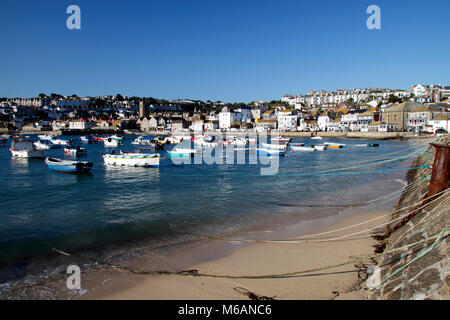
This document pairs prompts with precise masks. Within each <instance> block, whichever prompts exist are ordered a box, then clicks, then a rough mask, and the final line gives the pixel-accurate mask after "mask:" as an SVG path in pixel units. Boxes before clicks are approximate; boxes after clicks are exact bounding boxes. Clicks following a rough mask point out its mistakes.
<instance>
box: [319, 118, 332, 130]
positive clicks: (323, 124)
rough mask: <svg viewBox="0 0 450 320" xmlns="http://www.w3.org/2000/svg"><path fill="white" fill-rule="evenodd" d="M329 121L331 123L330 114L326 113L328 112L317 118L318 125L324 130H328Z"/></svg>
mask: <svg viewBox="0 0 450 320" xmlns="http://www.w3.org/2000/svg"><path fill="white" fill-rule="evenodd" d="M329 123H330V117H328V115H326V114H324V115H321V116H319V117H318V118H317V126H318V127H319V129H320V130H322V131H326V130H327V128H328V125H329Z"/></svg>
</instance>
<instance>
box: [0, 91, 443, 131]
mask: <svg viewBox="0 0 450 320" xmlns="http://www.w3.org/2000/svg"><path fill="white" fill-rule="evenodd" d="M411 90H412V93H410V92H408V91H405V90H390V89H353V90H337V91H335V92H325V91H317V92H310V93H308V94H307V95H306V96H301V95H298V96H289V95H286V96H283V97H282V99H281V101H278V102H277V101H272V102H270V103H268V102H265V101H255V102H252V103H250V104H248V105H246V104H243V103H241V104H226V103H223V102H215V103H213V102H211V101H207V102H201V101H192V100H177V101H166V100H155V99H153V98H138V97H132V98H128V97H123V96H121V95H117V96H102V97H93V98H79V97H77V96H71V97H63V96H59V95H53V94H52V96H51V97H48V96H45V95H42V96H41V95H40V96H39V97H37V98H31V99H21V98H15V99H5V98H3V99H0V127H2V128H6V127H8V128H11V129H14V128H15V129H19V130H21V129H29V130H33V129H38V130H39V129H41V128H42V130H44V129H47V130H48V129H54V130H60V129H71V130H85V129H92V128H117V129H130V130H140V131H143V132H151V131H177V130H191V131H205V130H220V131H228V130H231V131H235V130H254V131H270V130H276V129H277V130H280V131H341V132H342V131H362V132H370V131H414V132H435V131H436V130H438V129H444V130H446V131H448V117H449V116H450V115H449V114H448V110H449V106H450V104H449V102H448V98H447V95H448V94H450V91H449V90H448V87H442V86H424V85H416V86H412V87H411ZM437 91H438V92H439V99H440V103H430V102H425V103H419V102H417V98H419V97H421V98H422V99H430V98H429V97H430V95H432V96H433V97H434V98H433V99H436V98H437V96H436V94H437V93H436V92H437ZM393 97H395V98H396V99H393ZM442 98H444V100H442ZM372 99H374V100H372ZM393 100H394V101H395V103H392V101H393ZM399 102H402V103H399Z"/></svg>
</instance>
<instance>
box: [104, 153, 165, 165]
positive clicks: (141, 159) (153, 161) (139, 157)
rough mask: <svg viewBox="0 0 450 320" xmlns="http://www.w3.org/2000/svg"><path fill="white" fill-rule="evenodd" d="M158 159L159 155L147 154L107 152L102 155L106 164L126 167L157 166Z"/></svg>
mask: <svg viewBox="0 0 450 320" xmlns="http://www.w3.org/2000/svg"><path fill="white" fill-rule="evenodd" d="M159 159H160V158H159V156H155V155H148V154H134V155H127V154H121V155H112V154H107V155H104V156H103V160H104V162H105V164H106V165H112V166H126V167H159Z"/></svg>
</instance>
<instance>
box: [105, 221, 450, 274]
mask: <svg viewBox="0 0 450 320" xmlns="http://www.w3.org/2000/svg"><path fill="white" fill-rule="evenodd" d="M449 234H450V228H445V229H443V230H442V231H441V232H440V233H439V234H436V235H434V236H431V237H429V238H426V239H422V240H420V241H417V242H415V243H412V244H408V245H405V246H403V247H400V248H396V249H393V250H389V251H386V252H384V253H383V254H375V255H366V256H354V257H349V260H347V261H345V262H342V263H337V264H333V265H328V266H324V267H318V268H313V269H307V270H301V271H294V272H286V273H281V274H265V275H257V276H252V275H225V274H209V273H200V272H199V271H198V270H197V269H189V270H182V271H167V270H146V269H134V268H131V267H123V266H116V265H109V264H108V265H106V266H98V267H97V268H102V269H104V268H111V269H117V270H122V271H127V272H130V273H133V274H139V275H168V276H188V277H203V278H222V279H247V280H261V279H283V278H291V277H305V276H319V275H323V274H311V273H313V272H319V271H325V270H329V269H334V268H337V267H342V266H346V265H350V264H354V263H355V262H359V263H362V262H363V261H364V260H367V259H374V258H377V257H380V256H382V255H384V254H388V253H395V252H398V251H403V250H405V249H407V248H410V247H412V246H416V245H418V244H421V243H424V242H427V241H429V240H433V239H436V241H435V242H434V243H433V244H432V245H430V246H428V247H425V248H424V249H422V250H423V253H421V254H420V255H418V256H417V257H416V258H414V259H413V260H412V261H411V262H410V263H408V264H406V265H405V266H403V267H402V268H400V270H399V271H401V270H403V269H404V268H406V267H407V266H408V265H410V264H411V263H412V262H414V261H416V260H417V259H419V258H420V257H422V256H424V255H425V254H427V253H428V252H430V251H431V250H433V249H434V248H436V247H437V244H438V243H439V242H440V241H441V240H443V239H445V238H446V237H447V236H448V235H449ZM397 272H398V271H397ZM392 276H393V275H392ZM385 280H387V279H385Z"/></svg>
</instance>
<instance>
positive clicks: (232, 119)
mask: <svg viewBox="0 0 450 320" xmlns="http://www.w3.org/2000/svg"><path fill="white" fill-rule="evenodd" d="M236 122H241V114H240V113H237V112H234V111H231V110H229V109H228V108H227V107H225V108H223V109H222V111H221V112H220V113H219V128H220V129H230V128H231V126H232V125H233V123H236Z"/></svg>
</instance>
